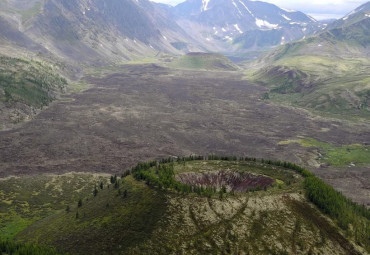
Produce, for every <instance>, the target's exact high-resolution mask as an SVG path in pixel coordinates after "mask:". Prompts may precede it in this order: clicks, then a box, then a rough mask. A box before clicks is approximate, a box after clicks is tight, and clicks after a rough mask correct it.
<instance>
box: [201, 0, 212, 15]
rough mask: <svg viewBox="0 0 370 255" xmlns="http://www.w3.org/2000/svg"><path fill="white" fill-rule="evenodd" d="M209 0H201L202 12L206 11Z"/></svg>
mask: <svg viewBox="0 0 370 255" xmlns="http://www.w3.org/2000/svg"><path fill="white" fill-rule="evenodd" d="M210 1H211V0H202V12H203V11H207V10H208V4H209V2H210Z"/></svg>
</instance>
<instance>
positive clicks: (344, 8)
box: [266, 0, 367, 16]
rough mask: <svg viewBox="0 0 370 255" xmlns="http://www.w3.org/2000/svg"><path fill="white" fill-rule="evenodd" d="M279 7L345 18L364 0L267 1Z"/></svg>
mask: <svg viewBox="0 0 370 255" xmlns="http://www.w3.org/2000/svg"><path fill="white" fill-rule="evenodd" d="M266 2H269V3H273V4H276V5H277V6H280V7H284V8H289V9H295V10H299V11H302V12H305V13H312V14H332V15H341V16H344V15H346V14H347V13H349V12H350V11H352V10H353V9H355V8H357V7H358V6H360V5H361V4H364V3H366V2H367V1H364V0H310V1H307V0H266Z"/></svg>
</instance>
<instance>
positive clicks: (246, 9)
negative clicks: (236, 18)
mask: <svg viewBox="0 0 370 255" xmlns="http://www.w3.org/2000/svg"><path fill="white" fill-rule="evenodd" d="M239 3H241V4H242V5H243V6H244V8H245V9H246V10H247V12H249V14H250V15H252V16H253V17H254V15H253V13H252V12H251V11H250V10H249V8H248V7H247V6H246V5H245V4H244V3H243V2H242V1H241V0H239Z"/></svg>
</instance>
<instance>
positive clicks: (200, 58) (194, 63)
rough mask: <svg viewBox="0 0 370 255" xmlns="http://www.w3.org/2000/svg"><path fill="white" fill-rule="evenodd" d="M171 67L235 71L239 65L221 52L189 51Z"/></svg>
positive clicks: (171, 64) (172, 63)
mask: <svg viewBox="0 0 370 255" xmlns="http://www.w3.org/2000/svg"><path fill="white" fill-rule="evenodd" d="M169 66H170V67H173V68H179V69H197V70H216V71H217V70H218V71H235V70H237V67H236V66H235V65H234V64H233V63H232V62H231V61H230V60H229V59H227V58H226V57H224V56H222V55H220V54H208V53H189V54H187V55H184V56H181V57H179V58H178V59H175V60H174V61H173V62H171V63H170V64H169Z"/></svg>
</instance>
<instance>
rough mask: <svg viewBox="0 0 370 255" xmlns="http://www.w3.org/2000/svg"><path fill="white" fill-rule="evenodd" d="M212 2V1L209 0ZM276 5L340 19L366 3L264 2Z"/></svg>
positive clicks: (317, 0) (320, 0) (356, 0)
mask: <svg viewBox="0 0 370 255" xmlns="http://www.w3.org/2000/svg"><path fill="white" fill-rule="evenodd" d="M154 1H155V2H161V3H166V4H170V5H176V4H179V3H181V2H184V0H154ZM211 1H212V0H211ZM264 2H269V3H273V4H276V5H277V6H279V7H283V8H287V9H294V10H298V11H302V12H304V13H309V14H310V15H312V16H314V17H316V18H318V19H322V18H327V17H336V18H340V17H342V16H344V15H346V14H347V13H349V12H350V11H352V10H353V9H356V8H357V7H358V6H360V5H361V4H364V3H366V2H367V1H366V0H310V1H307V0H264Z"/></svg>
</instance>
